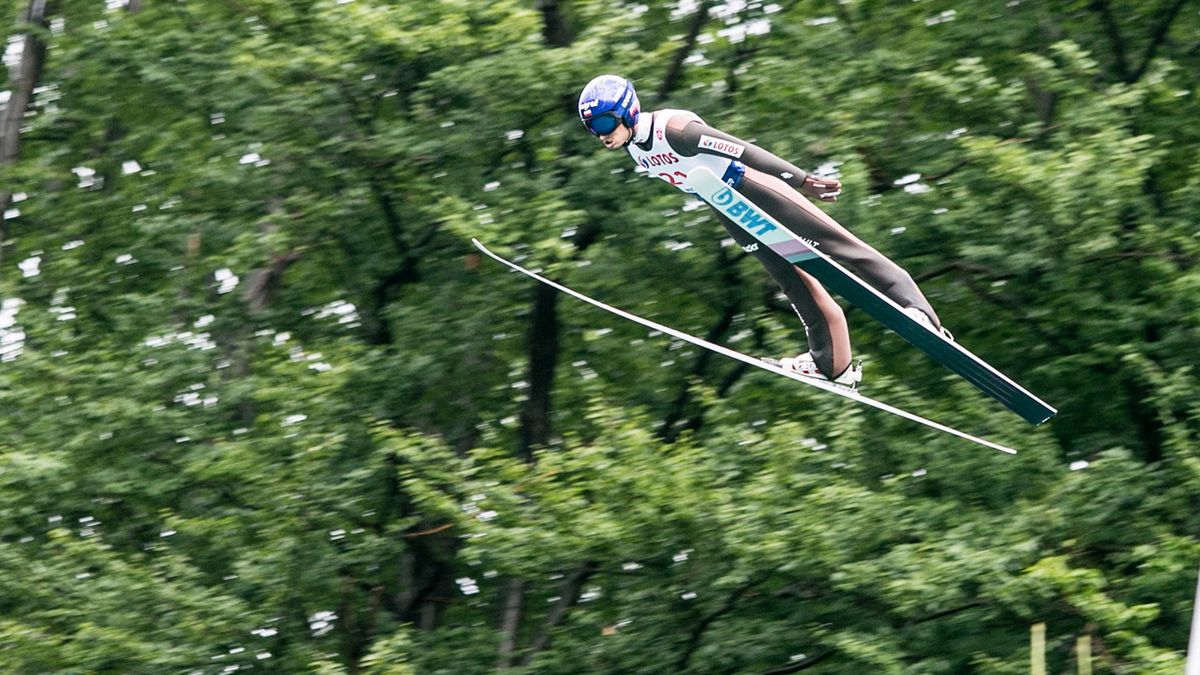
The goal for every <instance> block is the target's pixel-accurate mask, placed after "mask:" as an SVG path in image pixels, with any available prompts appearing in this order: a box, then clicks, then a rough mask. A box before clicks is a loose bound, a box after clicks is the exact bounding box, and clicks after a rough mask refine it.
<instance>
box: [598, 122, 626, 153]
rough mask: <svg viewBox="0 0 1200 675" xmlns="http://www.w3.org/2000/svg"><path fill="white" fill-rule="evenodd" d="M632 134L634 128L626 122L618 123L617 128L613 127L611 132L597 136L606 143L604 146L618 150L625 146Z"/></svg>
mask: <svg viewBox="0 0 1200 675" xmlns="http://www.w3.org/2000/svg"><path fill="white" fill-rule="evenodd" d="M631 136H633V130H632V129H630V128H629V127H627V126H625V125H624V124H618V125H617V128H616V129H613V131H612V133H611V134H604V135H603V136H597V138H599V139H600V142H601V143H603V144H604V147H606V148H608V149H609V150H616V149H618V148H621V147H624V145H625V144H626V143H628V142H629V138H630V137H631Z"/></svg>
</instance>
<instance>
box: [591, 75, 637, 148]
mask: <svg viewBox="0 0 1200 675" xmlns="http://www.w3.org/2000/svg"><path fill="white" fill-rule="evenodd" d="M641 109H642V106H641V103H639V102H638V97H637V92H636V91H634V90H633V83H632V82H630V81H629V80H627V79H625V78H623V77H618V76H617V75H601V76H599V77H596V78H593V79H592V81H591V82H588V83H587V86H586V87H584V88H583V93H581V94H580V95H579V119H581V120H583V126H585V127H587V130H588V131H590V132H592V134H593V135H595V136H606V135H608V134H611V133H612V132H614V131H616V129H617V125H619V124H624V125H625V126H627V127H629V128H630V129H633V125H635V124H637V121H638V113H640V112H641Z"/></svg>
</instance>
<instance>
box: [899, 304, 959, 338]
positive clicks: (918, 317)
mask: <svg viewBox="0 0 1200 675" xmlns="http://www.w3.org/2000/svg"><path fill="white" fill-rule="evenodd" d="M904 313H905V314H907V315H909V316H910V317H912V319H913V321H916V322H917V323H919V324H921V325H922V326H925V327H926V328H928V329H929V330H931V331H933V332H935V333H938V334H940V335H941V336H942V337H944V338H946V339H947V340H949V341H951V342H954V334H953V333H951V332H950V329H949V328H946V327H945V326H942V327H941V328H938V327H936V326H934V325H933V319H930V318H929V315H928V314H926V313H925V312H922V311H921V310H919V309H917V308H916V307H905V308H904Z"/></svg>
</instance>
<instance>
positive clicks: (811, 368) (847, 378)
mask: <svg viewBox="0 0 1200 675" xmlns="http://www.w3.org/2000/svg"><path fill="white" fill-rule="evenodd" d="M771 362H772V363H774V364H775V365H777V366H779V368H780V369H782V370H784V371H786V372H789V373H794V374H796V375H800V376H803V377H811V378H813V379H814V380H825V381H826V382H830V383H832V384H836V385H838V386H840V387H845V388H846V389H853V390H857V389H858V383H859V382H862V361H851V362H850V365H849V367H847V368H846V370H844V371H843V372H842V374H841V375H838V376H837V377H835V378H833V379H832V380H831V379H829V378H828V377H825V375H824V374H822V373H821V370H820V369H819V368H817V364H816V362H815V361H813V357H812V354H811V353H810V352H804V353H803V354H800V355H798V356H794V357H789V358H783V359H779V360H778V361H775V360H774V359H771Z"/></svg>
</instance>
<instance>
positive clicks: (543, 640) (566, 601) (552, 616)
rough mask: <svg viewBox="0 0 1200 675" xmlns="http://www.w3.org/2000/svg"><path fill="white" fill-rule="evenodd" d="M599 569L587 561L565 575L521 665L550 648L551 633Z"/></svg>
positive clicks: (526, 663) (527, 663) (577, 600)
mask: <svg viewBox="0 0 1200 675" xmlns="http://www.w3.org/2000/svg"><path fill="white" fill-rule="evenodd" d="M599 569H600V566H599V565H597V564H596V563H595V562H593V561H590V560H589V561H588V562H585V563H584V564H583V565H581V566H579V568H578V569H576V570H575V571H574V572H572V573H571V574H569V575H567V578H566V579H564V580H563V583H562V588H561V589H560V590H559V594H558V601H557V602H555V603H554V606H553V607H551V608H550V612H549V613H547V614H546V621H545V623H543V624H542V627H541V628H540V629H538V632H537V635H535V636H534V638H533V642H531V643H530V644H529V650H528V651H527V652H526V653H525V656H524V657H522V659H521V665H524V666H527V665H529V663H530V662H531V661H532V660H533V657H534V656H535V655H536V654H537V653H538V652H540V651H542V650H544V649H545V648H547V647H549V646H550V635H551V632H552V631H553V630H554V629H555V628H556V627H558V625H559V624H561V623H562V622H563V618H564V617H566V615H567V610H568V609H570V608H571V607H574V606H575V603H577V602H579V595H580V593H581V592H582V591H583V584H584V583H585V582H587V580H588V579H589V578H590V577H591V576H592V575H593V574H595V573H596V572H597V571H598V570H599Z"/></svg>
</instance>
